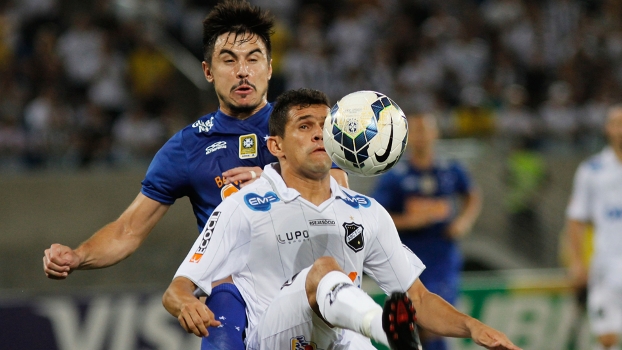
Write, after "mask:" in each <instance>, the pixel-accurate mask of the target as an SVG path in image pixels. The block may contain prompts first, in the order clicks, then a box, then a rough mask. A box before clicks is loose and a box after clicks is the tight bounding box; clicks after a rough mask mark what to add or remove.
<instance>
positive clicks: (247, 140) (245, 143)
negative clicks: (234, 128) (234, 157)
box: [240, 134, 257, 159]
mask: <svg viewBox="0 0 622 350" xmlns="http://www.w3.org/2000/svg"><path fill="white" fill-rule="evenodd" d="M248 158H257V135H255V134H248V135H242V136H240V159H248Z"/></svg>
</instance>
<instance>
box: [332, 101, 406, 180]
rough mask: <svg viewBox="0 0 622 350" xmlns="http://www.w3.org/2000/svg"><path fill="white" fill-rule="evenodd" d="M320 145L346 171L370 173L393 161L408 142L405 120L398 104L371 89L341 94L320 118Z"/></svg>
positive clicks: (358, 173) (390, 164)
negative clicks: (324, 117) (322, 124)
mask: <svg viewBox="0 0 622 350" xmlns="http://www.w3.org/2000/svg"><path fill="white" fill-rule="evenodd" d="M323 136H324V148H325V149H326V152H327V153H328V155H329V156H330V158H331V159H332V161H333V162H334V163H335V164H337V166H339V167H340V168H341V169H343V170H345V171H346V172H347V173H348V174H355V175H361V176H374V175H379V174H382V173H384V172H386V171H388V170H389V169H391V167H392V166H393V165H395V164H396V163H397V161H398V160H399V159H400V157H401V156H402V154H403V153H404V149H405V148H406V143H407V142H408V123H407V121H406V116H405V115H404V112H402V110H401V109H400V107H399V106H398V105H397V104H396V103H395V102H394V101H393V100H391V99H390V98H388V97H387V96H385V95H384V94H381V93H379V92H375V91H356V92H353V93H350V94H348V95H346V96H344V97H343V98H342V99H340V100H339V101H338V102H337V103H336V104H335V105H334V106H333V108H332V109H331V110H330V113H329V114H328V116H326V121H325V122H324V134H323Z"/></svg>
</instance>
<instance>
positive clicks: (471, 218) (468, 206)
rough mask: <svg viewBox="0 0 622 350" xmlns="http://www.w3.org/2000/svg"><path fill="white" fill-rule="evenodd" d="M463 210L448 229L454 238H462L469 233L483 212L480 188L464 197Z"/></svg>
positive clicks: (472, 190)
mask: <svg viewBox="0 0 622 350" xmlns="http://www.w3.org/2000/svg"><path fill="white" fill-rule="evenodd" d="M462 199H463V202H462V208H461V210H460V214H458V216H457V217H456V218H455V219H454V220H453V221H452V222H451V224H450V225H449V227H448V232H447V233H448V234H449V236H450V237H452V238H454V239H455V238H460V237H462V236H464V235H466V234H467V233H469V231H471V228H472V227H473V224H475V220H477V217H478V216H479V213H480V212H481V210H482V195H481V192H480V190H479V188H477V187H474V188H472V189H471V190H470V191H469V192H467V193H466V194H465V195H463V196H462Z"/></svg>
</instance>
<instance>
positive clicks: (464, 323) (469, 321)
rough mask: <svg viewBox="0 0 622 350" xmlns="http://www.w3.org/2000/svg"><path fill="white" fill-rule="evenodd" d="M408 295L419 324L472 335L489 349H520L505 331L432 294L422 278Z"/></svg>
mask: <svg viewBox="0 0 622 350" xmlns="http://www.w3.org/2000/svg"><path fill="white" fill-rule="evenodd" d="M408 296H409V297H410V299H411V300H412V302H413V305H414V307H415V310H416V312H417V314H416V316H417V323H418V324H419V325H420V326H421V327H423V328H425V329H427V330H430V331H432V332H434V333H436V334H439V335H441V336H446V337H457V338H472V339H473V341H474V342H475V343H476V344H478V345H480V346H483V347H485V348H487V349H495V350H496V349H508V350H520V348H519V347H517V346H516V345H514V344H513V343H512V342H511V341H510V340H509V339H508V338H507V337H506V336H505V334H503V333H501V332H499V331H498V330H496V329H493V328H491V327H489V326H487V325H485V324H483V323H482V322H480V321H478V320H476V319H474V318H473V317H470V316H468V315H465V314H463V313H461V312H460V311H458V310H456V309H455V308H454V307H453V306H452V305H451V304H449V303H448V302H446V301H445V300H443V298H441V297H439V296H438V295H436V294H434V293H430V292H429V291H428V290H427V288H425V286H424V285H423V284H422V283H421V281H419V279H417V280H416V281H415V283H413V285H412V286H411V287H410V288H409V289H408Z"/></svg>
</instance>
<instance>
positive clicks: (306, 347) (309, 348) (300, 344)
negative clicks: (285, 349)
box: [291, 335, 322, 350]
mask: <svg viewBox="0 0 622 350" xmlns="http://www.w3.org/2000/svg"><path fill="white" fill-rule="evenodd" d="M291 344H292V347H291V350H322V349H320V348H318V347H317V344H315V343H314V342H312V341H307V340H306V339H305V336H304V335H299V336H296V337H293V338H292V339H291Z"/></svg>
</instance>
